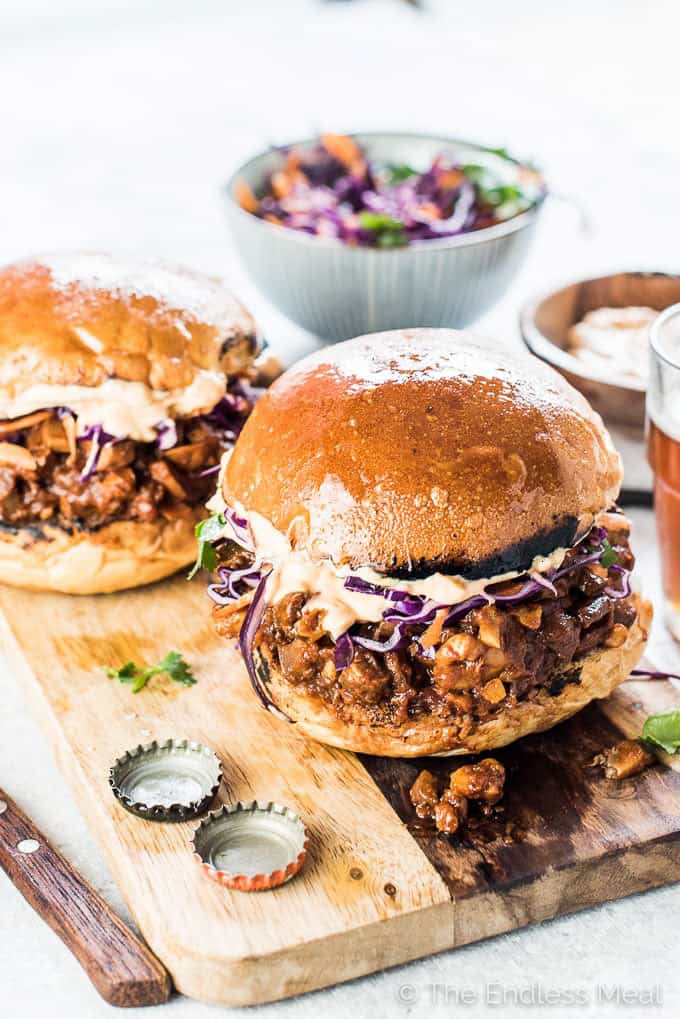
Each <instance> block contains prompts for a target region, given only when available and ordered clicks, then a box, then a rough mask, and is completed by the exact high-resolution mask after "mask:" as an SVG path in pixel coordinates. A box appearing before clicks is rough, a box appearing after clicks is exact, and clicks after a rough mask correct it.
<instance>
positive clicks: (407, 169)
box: [387, 163, 418, 184]
mask: <svg viewBox="0 0 680 1019" xmlns="http://www.w3.org/2000/svg"><path fill="white" fill-rule="evenodd" d="M387 172H388V173H389V175H390V183H391V184H399V182H400V181H402V180H408V178H409V177H417V176H418V171H417V170H414V169H413V167H412V166H409V164H408V163H391V164H390V165H389V166H388V168H387Z"/></svg>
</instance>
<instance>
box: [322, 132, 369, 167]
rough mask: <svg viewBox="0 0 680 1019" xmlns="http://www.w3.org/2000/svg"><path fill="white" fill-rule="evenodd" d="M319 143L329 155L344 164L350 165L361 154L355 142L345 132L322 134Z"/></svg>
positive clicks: (358, 158) (359, 157)
mask: <svg viewBox="0 0 680 1019" xmlns="http://www.w3.org/2000/svg"><path fill="white" fill-rule="evenodd" d="M321 144H322V145H323V147H324V148H325V150H326V152H328V153H329V154H330V155H331V156H335V158H336V159H338V160H339V161H340V162H341V163H344V164H345V166H347V167H351V166H352V164H353V163H355V162H356V161H358V160H361V161H362V162H363V156H362V154H361V151H360V149H359V146H358V145H357V143H356V142H355V141H354V140H353V139H352V138H349V137H348V136H347V135H346V134H322V135H321Z"/></svg>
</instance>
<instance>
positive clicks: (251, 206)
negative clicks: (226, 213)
mask: <svg viewBox="0 0 680 1019" xmlns="http://www.w3.org/2000/svg"><path fill="white" fill-rule="evenodd" d="M234 191H235V192H236V201H237V202H238V204H239V205H240V206H241V208H242V209H245V211H246V212H253V213H255V212H257V210H258V209H259V207H260V203H259V202H258V200H257V198H256V197H255V195H254V194H253V192H252V190H251V188H250V185H249V184H248V183H247V181H245V180H243V178H241V179H240V180H237V181H236V183H235V184H234Z"/></svg>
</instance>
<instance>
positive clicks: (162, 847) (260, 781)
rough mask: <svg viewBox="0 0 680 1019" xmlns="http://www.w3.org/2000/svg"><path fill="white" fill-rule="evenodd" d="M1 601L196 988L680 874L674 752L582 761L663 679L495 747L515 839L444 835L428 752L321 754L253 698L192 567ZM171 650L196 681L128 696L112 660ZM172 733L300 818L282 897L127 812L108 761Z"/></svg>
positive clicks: (420, 950) (213, 998)
mask: <svg viewBox="0 0 680 1019" xmlns="http://www.w3.org/2000/svg"><path fill="white" fill-rule="evenodd" d="M0 609H1V610H2V612H1V613H0V615H2V616H3V617H4V618H3V619H2V630H3V636H4V644H5V650H6V651H7V652H8V653H9V654H10V656H11V659H12V661H13V663H14V668H15V672H16V678H17V680H18V681H19V682H21V683H22V684H23V686H24V687H25V689H26V690H27V692H29V693H30V694H31V696H32V700H33V702H34V703H35V705H36V708H37V710H38V711H39V713H40V717H41V718H42V720H43V724H44V729H45V732H46V734H47V735H48V736H49V739H50V741H51V743H52V745H53V746H54V749H55V751H56V754H57V758H58V761H59V764H60V767H61V768H62V770H63V772H64V774H65V775H66V777H67V779H68V781H69V782H70V783H71V786H72V788H73V791H74V793H75V795H76V797H77V799H78V802H79V804H80V806H81V808H82V811H83V813H84V814H85V816H86V818H87V819H88V821H89V823H90V825H91V828H92V831H93V833H94V835H95V837H96V838H97V840H98V842H99V844H100V846H101V849H102V852H103V853H104V855H105V856H106V859H107V861H108V863H109V865H110V867H111V869H112V871H113V874H114V876H115V878H116V880H117V881H118V883H119V885H120V888H121V890H122V892H123V895H124V896H125V898H126V900H127V902H128V904H129V906H130V909H131V911H132V913H133V915H134V917H135V919H136V921H137V923H138V925H139V928H140V930H141V931H142V933H143V935H144V937H145V938H146V940H147V941H148V943H149V945H150V946H151V948H152V950H153V951H154V952H155V953H156V954H157V955H158V956H159V957H160V959H161V960H162V961H163V962H164V963H165V965H166V966H167V967H168V969H169V970H170V972H171V974H172V976H173V979H174V981H175V984H176V986H177V988H178V989H179V990H180V991H183V992H184V993H185V994H188V995H190V996H192V997H195V998H199V999H202V1000H204V1001H209V1002H216V1003H221V1004H228V1005H244V1004H252V1003H256V1002H264V1001H270V1000H274V999H277V998H283V997H286V996H289V995H293V994H298V993H301V992H304V991H309V990H312V989H314V988H318V987H322V986H326V985H329V984H334V983H338V982H340V981H343V980H348V979H350V978H351V977H356V976H360V975H362V974H365V973H370V972H372V971H375V970H377V969H381V968H383V967H386V966H392V965H394V964H396V963H401V962H405V961H407V960H410V959H414V958H417V957H419V956H423V955H427V954H429V953H432V952H438V951H441V950H443V949H446V948H451V947H454V946H458V945H464V944H467V943H469V942H471V941H475V940H478V939H480V938H486V937H490V936H492V935H495V934H498V933H501V932H503V931H508V930H513V929H515V928H518V927H523V926H525V925H526V924H529V923H532V922H533V921H536V920H543V919H546V918H548V917H552V916H556V915H558V914H562V913H568V912H572V911H575V910H579V909H583V908H585V907H587V906H591V905H594V904H596V903H600V902H603V901H605V900H609V899H615V898H619V897H621V896H624V895H628V894H630V893H631V892H636V891H640V890H642V889H646V888H652V887H654V886H656V885H661V884H665V883H667V882H671V881H676V880H678V879H680V773H679V772H678V770H677V764H675V765H674V767H671V766H670V765H671V763H672V762H670V760H667V761H666V764H665V765H664V764H660V765H659V766H657V767H654V768H651V769H649V770H648V771H646V772H644V773H643V774H641V775H639V776H637V777H635V778H633V779H629V780H627V781H626V782H623V783H613V782H610V781H607V780H606V779H604V778H603V777H602V775H601V773H600V772H599V771H598V770H594V769H592V768H588V767H587V764H588V763H589V762H590V761H591V760H592V758H593V756H594V755H595V754H596V753H597V752H598V751H599V750H601V749H602V748H603V747H604V746H608V745H610V744H612V743H613V742H614V741H615V740H616V739H617V738H619V737H620V734H621V733H625V734H626V735H635V734H637V733H639V731H640V726H641V719H642V718H644V717H645V716H646V714H648V713H650V712H652V711H657V710H663V709H664V708H668V707H670V706H673V705H674V706H676V707H677V706H679V705H680V693H678V691H676V690H674V689H673V688H672V687H670V684H668V683H665V682H654V681H650V682H637V683H629V684H626V685H625V686H624V687H623V688H621V689H620V691H619V692H617V693H616V695H615V696H614V697H612V698H611V699H610V700H609V701H608V702H606V703H605V704H604V705H603V706H601V707H598V706H591V707H590V708H588V709H587V710H586V711H584V712H582V713H581V714H580V715H578V716H577V717H576V718H574V719H572V720H571V721H569V722H566V723H564V724H563V725H561V726H560V727H559V728H558V729H555V730H553V731H552V732H550V733H547V734H544V735H538V736H534V737H529V738H528V739H525V740H522V741H521V742H520V743H518V744H516V745H515V746H513V747H510V748H508V749H507V750H503V751H500V752H499V753H498V757H499V758H500V759H501V760H502V761H503V763H504V764H505V766H506V768H507V769H508V782H507V794H506V799H505V804H506V807H505V815H504V817H505V819H506V820H507V822H508V827H509V828H512V832H513V834H512V835H511V836H510V837H506V836H505V835H504V833H503V831H502V830H501V829H500V828H499V829H498V830H496V831H495V832H487V833H483V832H482V833H478V834H477V837H476V838H475V841H474V842H469V843H468V844H465V845H455V844H452V843H451V842H450V841H449V840H447V839H446V838H444V837H442V836H436V835H433V834H432V832H431V831H429V830H428V829H427V828H426V827H424V826H423V825H422V823H417V821H416V818H415V815H414V814H413V811H412V809H411V807H410V805H409V800H408V788H409V786H410V784H411V783H412V781H413V779H414V778H415V776H416V774H417V772H418V770H419V767H421V766H423V762H413V761H393V760H384V759H383V760H381V759H378V758H368V757H361V758H360V757H357V756H355V755H353V754H350V753H346V752H343V751H339V750H334V749H329V748H327V747H323V746H320V745H319V744H315V743H312V742H311V741H309V740H307V739H306V738H305V737H303V736H301V735H300V734H299V733H298V732H297V731H296V728H295V726H294V725H289V724H287V723H284V722H280V721H278V720H277V719H275V718H274V717H273V716H271V715H270V714H268V713H267V712H265V711H264V710H263V709H262V708H260V706H259V703H258V702H257V700H256V699H255V697H254V696H253V695H252V693H251V691H250V688H249V685H248V681H247V678H246V675H245V670H244V669H243V666H242V664H241V662H240V660H239V658H238V656H237V653H236V651H235V650H234V648H233V647H231V646H226V645H225V644H224V642H220V641H218V639H217V638H216V637H215V636H214V635H213V632H212V629H211V625H210V619H209V603H208V602H207V599H206V596H205V593H204V587H203V585H202V584H201V582H200V581H197V582H194V583H192V584H188V583H187V582H186V581H184V580H183V579H176V580H173V581H169V582H166V583H163V584H158V585H155V586H153V587H149V588H146V589H144V590H141V591H138V592H128V593H126V594H122V595H109V596H100V597H84V598H78V597H68V596H62V595H48V594H42V595H36V594H30V593H27V592H22V591H16V590H11V589H8V588H3V589H0ZM171 649H177V650H180V651H182V652H183V653H184V654H185V656H186V657H187V659H188V660H189V662H190V663H191V664H192V666H193V667H194V671H195V673H196V676H197V679H198V683H197V685H196V686H194V687H192V688H190V689H187V688H184V687H178V686H175V685H173V684H172V683H171V682H170V680H168V679H167V678H166V677H157V678H155V679H153V680H152V681H151V683H150V685H149V686H148V687H147V688H146V689H145V690H144V691H143V692H142V693H140V694H138V695H133V694H132V693H131V690H130V688H129V687H128V686H122V685H121V684H119V683H117V682H115V681H111V680H108V679H106V677H105V675H104V673H103V671H102V667H103V666H115V667H118V666H120V665H121V664H122V663H123V662H125V661H127V660H128V659H134V660H135V661H137V662H139V663H145V664H150V663H152V662H154V661H156V660H157V659H159V658H161V657H162V656H163V655H164V654H165V653H166V652H167V651H168V650H171ZM168 736H179V737H184V736H187V737H190V738H192V739H198V740H201V741H203V742H205V743H208V744H210V745H211V746H212V747H214V748H215V750H216V751H217V752H218V753H219V755H220V756H221V758H222V761H223V764H224V773H225V783H224V785H223V787H222V789H221V792H220V796H221V798H222V800H224V801H225V802H231V801H234V800H239V799H240V800H251V799H260V800H265V801H267V800H278V801H281V802H283V803H286V804H288V805H290V806H292V807H293V808H294V809H296V810H298V811H299V812H300V814H301V815H302V816H303V818H304V820H305V822H306V824H307V826H308V827H309V829H310V832H311V835H312V844H311V851H310V856H309V858H308V860H307V863H306V865H305V867H304V869H303V871H302V873H301V874H299V875H298V876H297V877H296V878H295V879H294V880H293V881H291V882H290V883H289V884H287V885H285V886H283V887H282V888H279V889H277V890H276V891H273V892H264V893H259V894H258V893H251V894H247V893H242V892H230V891H227V890H225V889H223V888H221V887H220V886H219V885H217V884H214V883H213V882H211V881H210V880H208V879H207V878H206V877H205V876H204V875H203V873H202V872H201V870H200V868H199V867H198V866H197V865H196V863H195V862H194V860H193V859H192V855H191V852H190V849H189V839H190V835H191V831H192V828H193V825H189V824H181V825H158V824H154V823H151V822H146V821H141V820H139V819H137V818H135V817H133V816H132V815H130V814H128V813H127V812H126V811H125V810H123V808H122V807H121V806H120V805H119V804H118V803H117V802H116V800H115V799H114V798H113V796H112V794H111V791H110V789H109V786H108V770H109V766H110V764H111V763H112V761H113V760H114V759H115V758H116V757H117V756H118V755H119V754H121V753H122V752H123V751H124V750H126V749H128V748H132V747H134V746H136V745H137V744H138V743H145V742H148V741H149V740H151V739H153V738H159V739H162V738H165V737H168ZM459 763H462V762H461V760H460V759H454V760H451V759H449V760H435V761H432V760H430V761H429V762H427V764H428V767H431V768H433V769H439V770H443V771H448V770H450V769H451V768H452V767H455V766H457V765H458V764H459Z"/></svg>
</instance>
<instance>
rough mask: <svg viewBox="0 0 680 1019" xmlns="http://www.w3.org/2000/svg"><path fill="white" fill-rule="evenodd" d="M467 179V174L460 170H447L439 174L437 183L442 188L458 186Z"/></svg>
mask: <svg viewBox="0 0 680 1019" xmlns="http://www.w3.org/2000/svg"><path fill="white" fill-rule="evenodd" d="M464 180H465V174H464V173H461V171H460V170H445V171H444V172H443V173H441V174H440V175H439V180H438V181H437V183H438V184H439V186H440V187H442V188H457V187H459V186H460V185H461V184H462V183H463V181H464Z"/></svg>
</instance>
